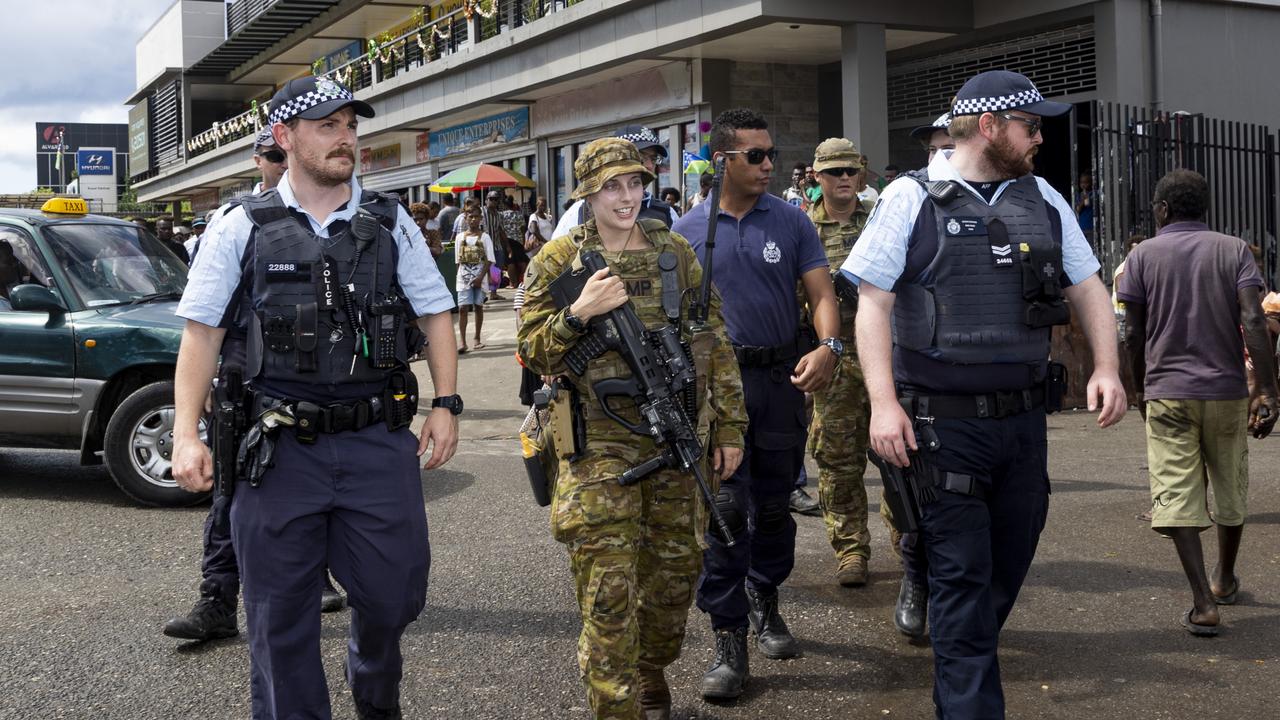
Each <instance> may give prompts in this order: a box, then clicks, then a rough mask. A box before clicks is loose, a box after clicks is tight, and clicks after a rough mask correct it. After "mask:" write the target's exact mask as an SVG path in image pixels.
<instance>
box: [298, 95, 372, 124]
mask: <svg viewBox="0 0 1280 720" xmlns="http://www.w3.org/2000/svg"><path fill="white" fill-rule="evenodd" d="M348 105H350V106H351V107H352V109H354V110H355V111H356V115H359V116H360V117H366V118H371V117H373V115H374V113H373V107H372V106H371V105H369V103H367V102H365V101H363V100H356V99H354V98H352V99H350V100H344V99H342V98H335V99H333V100H326V101H324V102H322V103H320V104H319V105H313V106H311V107H309V108H307V109H306V110H303V111H302V112H300V113H298V114H297V115H294V117H298V118H302V119H303V120H323V119H325V118H327V117H329V116H330V115H332V114H334V113H336V112H338V111H339V110H341V109H342V108H344V107H346V106H348Z"/></svg>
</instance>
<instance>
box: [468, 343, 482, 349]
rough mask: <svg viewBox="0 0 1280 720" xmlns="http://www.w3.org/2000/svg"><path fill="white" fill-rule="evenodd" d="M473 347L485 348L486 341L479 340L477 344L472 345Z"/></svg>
mask: <svg viewBox="0 0 1280 720" xmlns="http://www.w3.org/2000/svg"><path fill="white" fill-rule="evenodd" d="M471 347H473V348H475V349H476V350H483V349H484V343H482V342H477V343H476V344H475V345H472V346H471Z"/></svg>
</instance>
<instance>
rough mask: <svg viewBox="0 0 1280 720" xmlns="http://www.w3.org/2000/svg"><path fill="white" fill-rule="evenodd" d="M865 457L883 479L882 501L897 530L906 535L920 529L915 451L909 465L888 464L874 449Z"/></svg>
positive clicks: (917, 468)
mask: <svg viewBox="0 0 1280 720" xmlns="http://www.w3.org/2000/svg"><path fill="white" fill-rule="evenodd" d="M867 459H868V460H870V461H871V464H872V465H875V466H876V468H877V469H878V470H880V477H881V479H882V480H883V481H884V501H885V504H886V505H888V506H889V514H890V516H891V517H890V520H891V521H892V522H893V527H894V529H896V530H897V531H898V532H900V533H902V534H904V535H906V534H909V533H915V532H919V531H920V502H919V500H918V497H919V495H920V493H919V490H918V487H917V486H918V482H917V479H916V478H917V473H918V471H919V469H920V468H919V467H918V465H917V461H918V458H917V453H912V454H911V462H912V465H911V467H905V468H900V467H896V466H894V465H890V464H889V463H888V462H886V461H885V459H884V458H882V457H880V456H879V455H877V454H876V451H875V450H868V451H867Z"/></svg>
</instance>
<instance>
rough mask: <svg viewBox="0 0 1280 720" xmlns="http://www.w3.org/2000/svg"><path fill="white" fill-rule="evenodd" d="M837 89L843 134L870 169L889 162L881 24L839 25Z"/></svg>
mask: <svg viewBox="0 0 1280 720" xmlns="http://www.w3.org/2000/svg"><path fill="white" fill-rule="evenodd" d="M840 89H841V91H842V95H843V98H844V99H843V107H842V114H843V116H844V134H845V137H847V138H849V139H850V140H852V141H853V144H854V145H857V146H858V149H859V150H861V151H862V152H863V153H865V154H866V155H867V156H869V157H870V158H871V163H872V167H873V168H882V167H884V166H885V164H886V163H888V162H889V113H888V105H889V103H888V80H887V78H886V75H885V47H884V25H876V24H872V23H857V24H855V25H844V26H842V27H841V28H840Z"/></svg>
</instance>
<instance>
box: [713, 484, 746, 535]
mask: <svg viewBox="0 0 1280 720" xmlns="http://www.w3.org/2000/svg"><path fill="white" fill-rule="evenodd" d="M716 509H717V510H719V511H720V515H721V516H722V517H723V518H724V522H725V524H726V525H728V526H729V532H730V533H733V536H734V537H741V536H742V535H743V533H745V532H746V531H747V514H746V512H744V511H743V507H742V501H741V500H739V499H738V494H737V493H735V492H734V491H733V490H730V489H729V488H720V492H718V493H716ZM712 525H713V526H714V523H712Z"/></svg>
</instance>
